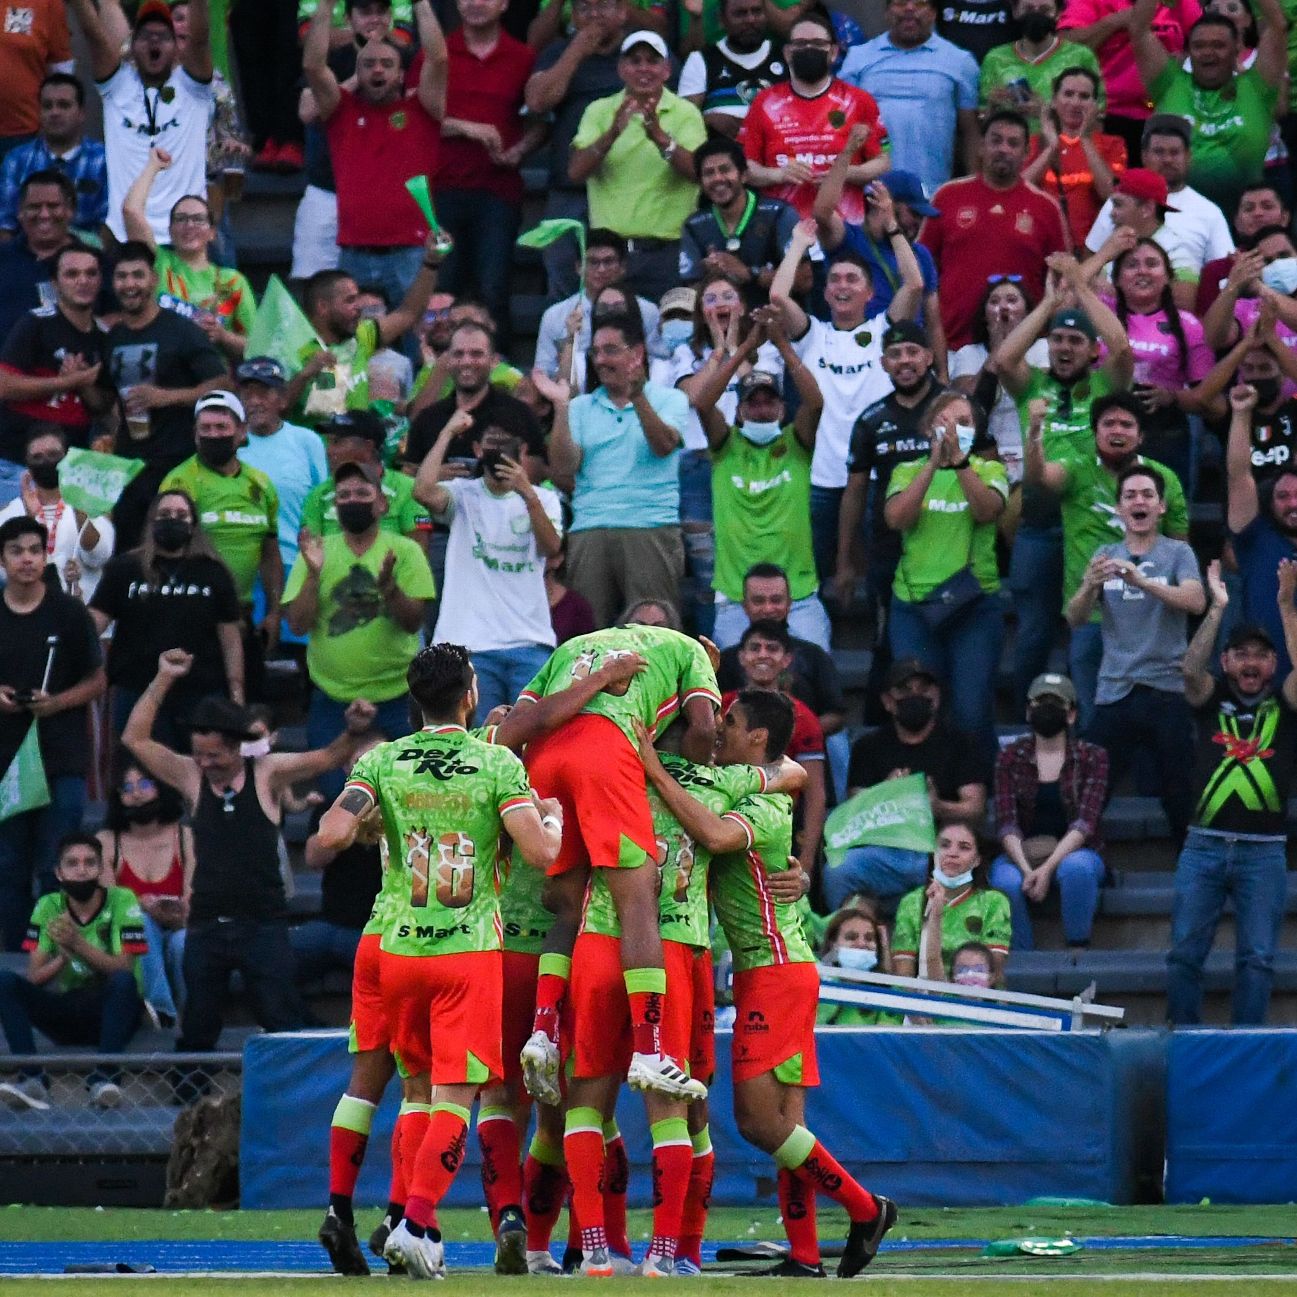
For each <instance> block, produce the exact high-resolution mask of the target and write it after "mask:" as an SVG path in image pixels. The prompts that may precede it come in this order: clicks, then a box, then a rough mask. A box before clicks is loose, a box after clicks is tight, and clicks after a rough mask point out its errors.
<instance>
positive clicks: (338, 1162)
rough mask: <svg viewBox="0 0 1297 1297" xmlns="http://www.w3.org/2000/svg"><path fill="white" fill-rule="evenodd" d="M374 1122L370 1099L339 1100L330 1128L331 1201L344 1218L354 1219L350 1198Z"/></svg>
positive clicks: (343, 1097) (351, 1097)
mask: <svg viewBox="0 0 1297 1297" xmlns="http://www.w3.org/2000/svg"><path fill="white" fill-rule="evenodd" d="M373 1124H374V1105H373V1104H372V1103H370V1102H369V1101H368V1100H367V1099H357V1098H355V1097H354V1096H352V1095H350V1094H344V1095H343V1096H342V1098H341V1099H339V1100H338V1106H337V1107H336V1108H335V1109H334V1110H333V1123H332V1125H331V1126H330V1127H329V1203H330V1205H331V1206H332V1207H333V1209H334V1211H335V1212H336V1213H337V1215H338V1216H340V1217H342V1219H344V1220H348V1221H349V1220H350V1218H351V1197H352V1195H353V1194H354V1193H355V1192H356V1181H357V1179H358V1178H359V1177H360V1164H361V1163H362V1162H363V1161H364V1160H365V1147H366V1146H367V1145H368V1143H369V1131H370V1127H371V1126H372V1125H373Z"/></svg>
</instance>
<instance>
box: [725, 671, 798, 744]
mask: <svg viewBox="0 0 1297 1297" xmlns="http://www.w3.org/2000/svg"><path fill="white" fill-rule="evenodd" d="M734 701H735V702H736V703H738V704H739V706H740V707H742V708H743V711H744V714H745V715H746V716H747V718H748V729H750V730H765V732H766V752H765V757H766V760H767V761H774V760H776V759H777V758H778V757H780V756H782V755H783V751H784V749H785V748H786V747H787V746H788V741H789V739H791V738H792V737H793V704H792V703H791V701H789V699H788V698H787V697H785V696H784V695H783V694H781V693H779V692H778V691H777V690H775V689H740V690H739V692H738V695H737V697H736V698H735V699H734Z"/></svg>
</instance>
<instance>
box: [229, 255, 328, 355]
mask: <svg viewBox="0 0 1297 1297" xmlns="http://www.w3.org/2000/svg"><path fill="white" fill-rule="evenodd" d="M323 346H324V343H322V342H321V341H320V338H319V335H318V334H317V333H316V332H315V330H314V328H312V327H311V322H310V320H308V319H307V318H306V316H305V315H304V314H303V313H302V308H301V307H300V306H298V304H297V303H296V302H295V301H294V300H293V295H292V293H290V292H289V291H288V289H286V288H285V287H284V284H283V280H281V279H280V278H279V276H278V275H271V276H270V282H269V283H268V284H267V285H266V292H265V295H264V296H263V297H262V299H261V304H260V305H259V306H258V307H257V314H256V315H255V316H254V317H253V321H252V328H251V329H249V330H248V344H247V347H246V348H245V349H244V353H243V354H244V355H245V356H247V357H248V358H249V359H251V358H252V357H253V356H271V357H273V358H274V359H275V360H277V361H279V363H280V364H281V365H283V367H284V368H285V369H286V370H287V371H288V375H289V377H290V378H291V377H292V376H293V375H294V374H296V373H297V371H298V370H299V369H301V368H302V366H303V365H304V364H306V359H307V357H308V356H310V355H311V354H312V353H313V352H316V351H319V350H320V348H321V347H323Z"/></svg>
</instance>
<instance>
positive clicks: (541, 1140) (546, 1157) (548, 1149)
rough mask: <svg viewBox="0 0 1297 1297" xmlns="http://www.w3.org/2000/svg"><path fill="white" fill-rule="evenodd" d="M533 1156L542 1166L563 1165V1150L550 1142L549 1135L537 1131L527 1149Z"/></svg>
mask: <svg viewBox="0 0 1297 1297" xmlns="http://www.w3.org/2000/svg"><path fill="white" fill-rule="evenodd" d="M527 1152H528V1154H529V1155H530V1156H531V1157H534V1158H535V1159H536V1161H537V1162H539V1163H540V1164H541V1166H562V1165H563V1150H562V1148H561V1147H556V1146H555V1145H554V1144H551V1143H550V1142H549V1136H548V1135H542V1134H541V1133H540V1131H537V1132H536V1133H535V1134H534V1135H533V1136H532V1137H531V1146H530V1147H529V1148H528V1150H527Z"/></svg>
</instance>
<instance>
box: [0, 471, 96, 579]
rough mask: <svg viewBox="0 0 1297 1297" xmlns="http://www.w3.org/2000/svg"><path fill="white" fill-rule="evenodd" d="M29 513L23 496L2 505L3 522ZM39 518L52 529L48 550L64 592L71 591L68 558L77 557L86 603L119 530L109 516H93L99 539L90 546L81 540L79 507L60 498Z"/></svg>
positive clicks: (49, 530) (1, 520)
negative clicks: (87, 546)
mask: <svg viewBox="0 0 1297 1297" xmlns="http://www.w3.org/2000/svg"><path fill="white" fill-rule="evenodd" d="M26 516H27V506H26V505H25V504H23V502H22V498H21V497H19V498H18V499H17V500H11V501H10V502H9V503H8V504H7V505H5V507H4V508H3V509H0V523H3V522H8V521H9V519H10V518H25V517H26ZM36 521H37V522H41V523H44V524H45V530H46V531H47V532H49V533H50V539H51V541H52V542H53V543H52V544H51V545H49V546H48V550H47V552H48V554H49V560H50V562H51V563H53V564H54V566H55V568H57V569H58V574H59V585H60V587H61V588H62V590H63V593H64V594H67V593H68V585H69V582H68V577H67V565H68V560H69V559H75V560H76V563H77V566H78V567H80V569H81V577H80V581H79V584H80V586H81V599H82V601H83V602H84V603H89V602H90V596H91V595H93V594H94V592H95V589H96V587H97V586H98V585H99V578H100V577H101V576H102V575H103V571H104V564H105V563H107V562H108V560H109V559H110V558H112V556H113V542H114V540H115V539H116V536H117V533H116V531H115V530H114V529H113V524H112V522H111V521H110V520H109V519H108V518H92V519H91V520H90V521H91V522H93V523H94V525H95V530H96V531H97V532H98V533H99V542H98V544H96V545H95V546H94V547H93V548H91V549H87V548H86V547H85V546H84V545H83V544H82V543H81V528H80V527H79V526H77V519H76V510H75V509H73V508H72V506H71V505H69V504H64V503H62V502H60V503H59V504H58V505H50V506H45V507H43V508H42V509H41V511H40V514H39V515H38V516H37V519H36Z"/></svg>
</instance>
